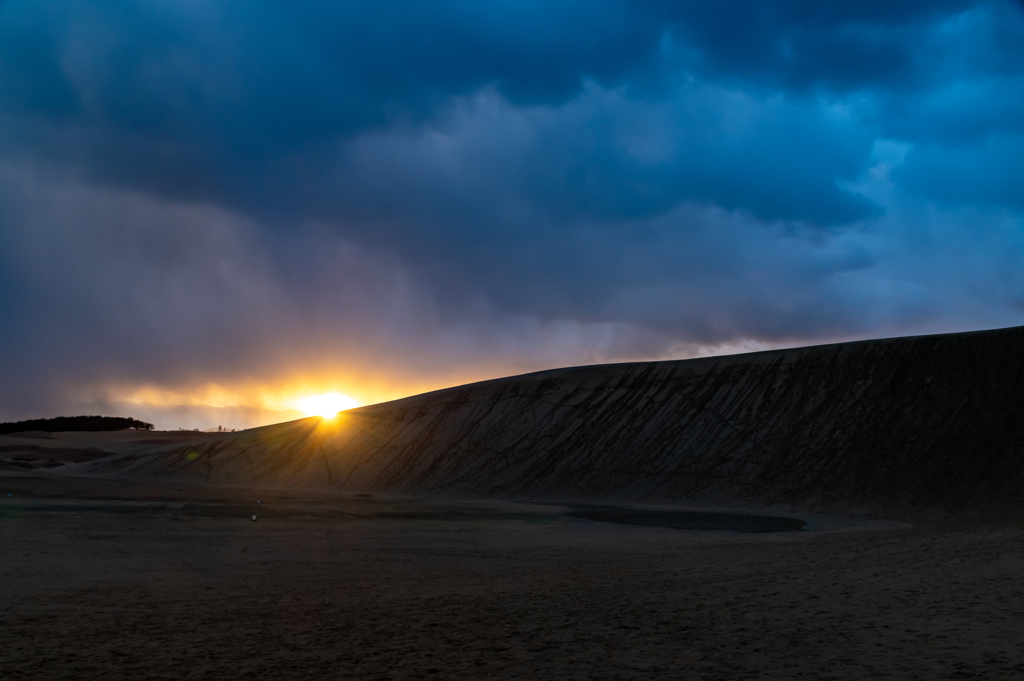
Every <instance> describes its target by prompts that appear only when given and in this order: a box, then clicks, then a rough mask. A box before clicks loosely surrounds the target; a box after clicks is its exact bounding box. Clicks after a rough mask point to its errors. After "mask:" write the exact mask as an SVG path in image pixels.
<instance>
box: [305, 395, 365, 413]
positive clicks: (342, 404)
mask: <svg viewBox="0 0 1024 681" xmlns="http://www.w3.org/2000/svg"><path fill="white" fill-rule="evenodd" d="M297 404H298V406H299V409H301V410H302V411H304V412H306V416H322V417H324V418H325V419H332V418H334V417H335V416H336V415H337V414H338V412H339V411H344V410H346V409H352V408H353V407H358V406H359V403H358V402H356V401H355V400H353V399H352V398H351V397H348V396H347V395H341V394H339V393H324V394H323V395H310V396H309V397H304V398H302V399H301V400H299V401H298V403H297Z"/></svg>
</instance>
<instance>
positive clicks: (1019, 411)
mask: <svg viewBox="0 0 1024 681" xmlns="http://www.w3.org/2000/svg"><path fill="white" fill-rule="evenodd" d="M77 468H78V469H79V472H87V473H92V474H111V473H116V474H121V475H130V476H143V477H149V476H160V477H164V476H187V477H200V478H203V479H207V480H210V481H219V482H232V483H243V482H246V483H248V482H259V483H280V484H289V485H331V486H334V487H336V488H341V489H345V490H351V491H383V490H387V491H396V492H442V493H452V494H469V495H474V496H503V497H534V498H541V497H548V498H552V497H559V498H568V497H572V498H619V499H634V500H638V499H688V498H705V499H708V498H716V499H719V498H720V499H730V500H748V501H756V502H758V503H787V504H797V505H801V506H815V507H818V508H836V509H838V508H855V507H864V508H873V509H878V508H887V507H889V508H924V507H930V506H945V507H959V506H966V505H974V504H979V503H985V504H1001V505H1010V506H1014V507H1019V506H1021V505H1022V500H1024V327H1017V328H1011V329H1001V330H994V331H981V332H973V333H959V334H945V335H936V336H921V337H912V338H895V339H886V340H873V341H862V342H853V343H842V344H835V345H824V346H815V347H809V348H800V349H789V350H778V351H770V352H759V353H752V354H745V355H733V356H726V357H714V358H703V359H695V360H682V361H666V362H637V363H628V364H615V365H603V366H588V367H577V368H570V369H560V370H553V371H546V372H540V373H535V374H528V375H524V376H515V377H509V378H503V379H497V380H493V381H486V382H482V383H476V384H471V385H466V386H461V387H457V388H450V389H446V390H441V391H437V392H433V393H427V394H424V395H418V396H415V397H410V398H406V399H402V400H397V401H394V402H389V403H384V404H379V405H373V406H369V407H363V408H360V409H356V410H352V411H349V412H346V413H344V414H342V415H340V416H339V417H338V419H336V421H335V422H321V421H320V419H318V418H313V419H302V420H299V421H293V422H290V423H286V424H279V425H276V426H269V427H266V428H259V429H254V430H250V431H244V432H241V433H238V434H237V435H235V436H233V437H227V438H220V439H218V440H217V441H215V442H210V443H200V444H199V445H198V446H196V445H188V446H180V445H178V446H162V447H155V448H152V449H150V450H147V451H144V452H141V453H137V454H133V455H130V456H119V457H111V458H108V459H105V460H102V461H98V462H92V463H87V464H79V465H78V466H77Z"/></svg>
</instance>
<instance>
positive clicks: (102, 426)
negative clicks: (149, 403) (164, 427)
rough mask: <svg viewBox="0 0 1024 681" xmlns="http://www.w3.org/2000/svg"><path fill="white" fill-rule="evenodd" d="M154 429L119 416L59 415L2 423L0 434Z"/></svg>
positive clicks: (144, 423)
mask: <svg viewBox="0 0 1024 681" xmlns="http://www.w3.org/2000/svg"><path fill="white" fill-rule="evenodd" d="M129 428H135V429H137V430H153V424H152V423H146V422H145V421H137V420H135V419H133V418H122V417H118V416H58V417H57V418H52V419H32V420H29V421H17V422H15V423H0V435H8V434H10V433H22V432H25V431H29V430H41V431H44V432H47V433H66V432H70V431H89V432H103V431H108V430H127V429H129Z"/></svg>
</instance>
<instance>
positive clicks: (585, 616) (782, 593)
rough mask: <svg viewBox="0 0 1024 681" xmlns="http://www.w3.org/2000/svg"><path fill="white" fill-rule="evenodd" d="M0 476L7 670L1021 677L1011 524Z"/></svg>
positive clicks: (0, 602)
mask: <svg viewBox="0 0 1024 681" xmlns="http://www.w3.org/2000/svg"><path fill="white" fill-rule="evenodd" d="M2 485H5V486H6V488H5V489H4V490H3V497H2V498H3V500H4V501H3V504H6V506H3V505H0V547H2V549H0V550H2V560H0V583H2V584H3V589H2V590H0V631H2V632H3V645H2V647H0V677H2V678H4V679H12V680H13V679H89V678H104V679H148V678H166V679H246V678H253V679H316V678H347V679H353V678H355V679H417V678H428V679H430V678H433V679H481V678H498V679H506V678H507V679H513V678H514V679H617V678H624V679H625V678H636V679H705V680H711V679H788V678H808V679H866V678H883V679H886V678H888V679H964V678H985V679H1001V678H1005V679H1020V678H1024V650H1022V645H1021V641H1022V626H1024V624H1022V623H1024V523H1019V522H1010V521H1001V522H992V521H989V522H982V521H973V522H970V523H967V522H965V523H961V524H955V523H950V522H949V521H943V522H935V523H926V524H923V525H918V526H915V527H903V528H896V529H893V528H891V527H890V528H887V529H871V530H862V531H842V532H827V531H821V532H802V533H788V534H775V535H737V534H728V533H695V532H682V531H677V530H665V529H653V528H641V527H628V526H616V525H609V524H601V523H590V522H585V521H574V520H570V519H564V518H561V517H559V516H558V515H556V514H554V513H551V512H549V511H550V509H545V508H542V507H527V506H512V505H505V504H498V503H487V504H477V505H472V504H464V505H458V504H454V505H453V504H433V505H432V504H430V503H426V502H424V503H421V504H415V503H405V502H389V501H376V500H354V501H353V502H352V503H353V504H355V505H354V506H352V507H351V508H348V511H345V510H344V509H343V512H342V511H339V512H327V511H325V510H324V506H323V504H321V503H319V502H317V501H316V500H313V501H311V502H310V503H309V504H308V507H306V508H307V510H308V512H303V511H302V508H304V507H303V505H302V504H301V503H299V504H296V502H295V499H290V500H289V499H288V498H286V495H277V496H275V495H273V494H266V493H263V494H260V495H259V496H262V497H264V498H263V499H261V501H263V502H264V503H263V504H260V505H259V506H256V505H255V504H254V498H253V497H254V496H256V495H251V496H250V493H249V492H247V491H239V490H234V491H231V490H209V489H207V490H203V489H200V488H173V489H172V488H153V487H150V488H140V487H137V486H136V487H133V486H132V485H131V484H130V483H127V482H125V481H120V482H110V483H104V482H101V481H84V482H74V481H70V482H69V481H66V480H65V481H57V482H54V481H51V480H46V479H39V480H36V479H33V478H28V477H21V478H17V477H15V478H11V477H8V478H0V486H2ZM7 489H11V490H14V491H13V492H12V497H9V498H8V497H7V496H6V494H7ZM88 497H92V499H91V500H90V499H88ZM113 498H120V499H122V501H121V502H120V506H118V505H117V504H115V503H112V502H110V503H108V502H103V503H102V504H100V503H99V502H98V501H97V499H113ZM60 499H63V500H64V501H63V502H62V503H64V504H65V506H64V508H63V509H61V508H55V507H54V506H53V505H52V504H53V503H55V500H56V501H59V500H60ZM124 500H128V501H124ZM188 501H190V502H191V503H186V502H188ZM33 504H34V505H35V506H34V507H33ZM46 504H50V506H47V505H46ZM104 504H106V505H104ZM76 505H77V506H76ZM30 507H31V508H30ZM250 508H253V509H259V510H258V512H259V513H260V515H261V519H260V520H259V521H258V522H255V523H253V522H252V521H251V520H249V519H248V517H249V516H248V512H249V509H250ZM346 508H347V507H346ZM275 509H276V511H275ZM296 509H298V510H296ZM374 509H377V510H380V511H381V512H380V513H376V512H375V511H374ZM396 509H397V510H396ZM403 509H404V510H403ZM453 509H454V510H453ZM335 510H337V509H335ZM349 511H351V512H349Z"/></svg>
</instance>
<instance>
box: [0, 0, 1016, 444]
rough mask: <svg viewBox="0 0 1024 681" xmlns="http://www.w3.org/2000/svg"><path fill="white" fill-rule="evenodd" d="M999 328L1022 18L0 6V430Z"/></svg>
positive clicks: (640, 9) (252, 415) (388, 7)
mask: <svg viewBox="0 0 1024 681" xmlns="http://www.w3.org/2000/svg"><path fill="white" fill-rule="evenodd" d="M1020 324H1024V3H1022V2H1019V1H1016V0H1003V1H994V2H960V1H954V0H935V1H932V2H918V1H916V0H905V1H903V2H898V3H893V2H876V1H874V0H857V1H856V2H818V1H815V2H810V1H806V0H788V1H771V0H756V1H755V0H723V1H722V2H715V3H708V2H704V1H699V0H694V1H685V0H680V1H672V2H667V1H664V0H633V1H631V2H624V1H619V0H585V1H584V0H548V1H547V2H543V3H541V2H533V1H532V0H515V1H511V0H508V1H506V0H493V1H492V2H486V3H481V2H467V1H466V0H435V1H434V2H429V3H425V2H412V1H405V0H391V1H387V0H384V1H382V0H376V1H375V2H369V1H368V0H349V1H347V2H346V1H339V0H331V1H326V0H323V1H320V0H318V1H313V0H289V2H267V1H264V0H202V1H199V0H153V1H152V2H145V3H139V2H129V1H127V0H125V1H114V0H91V1H88V2H85V1H81V2H80V1H78V0H54V1H53V2H45V3H44V2H38V1H37V0H0V420H18V419H27V418H40V417H50V416H58V415H72V414H80V413H82V414H93V413H97V414H107V415H118V416H132V417H135V418H141V419H143V420H148V421H152V422H154V423H156V425H157V427H160V428H181V427H184V428H209V427H215V426H218V425H222V426H225V427H239V428H241V427H247V426H251V425H259V424H262V423H270V422H275V421H281V420H287V419H289V418H295V417H297V416H301V415H302V414H301V412H297V411H295V410H294V408H295V407H296V405H297V400H298V399H300V398H301V397H302V396H307V395H310V394H316V393H320V392H339V393H342V394H344V395H348V396H351V397H352V398H354V399H355V400H357V401H358V402H359V403H362V404H366V403H371V402H377V401H381V400H386V399H393V398H396V397H400V396H404V395H409V394H414V393H417V392H421V391H425V390H431V389H436V388H441V387H445V386H450V385H456V384H460V383H465V382H468V381H473V380H481V379H486V378H493V377H498V376H503V375H509V374H516V373H523V372H527V371H532V370H538V369H546V368H553V367H558V366H571V365H579V364H592V363H599V362H616V361H631V360H644V359H674V358H686V357H694V356H702V355H713V354H723V353H732V352H741V351H747V350H759V349H768V348H776V347H791V346H798V345H811V344H816V343H823V342H833V341H841V340H850V339H861V338H877V337H886V336H895V335H910V334H919V333H940V332H951V331H963V330H973V329H983V328H995V327H1004V326H1013V325H1020Z"/></svg>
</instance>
